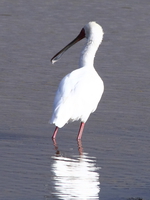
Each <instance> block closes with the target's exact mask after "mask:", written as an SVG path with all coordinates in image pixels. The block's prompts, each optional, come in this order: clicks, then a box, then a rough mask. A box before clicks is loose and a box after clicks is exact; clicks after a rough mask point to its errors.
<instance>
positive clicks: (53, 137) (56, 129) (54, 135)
mask: <svg viewBox="0 0 150 200" xmlns="http://www.w3.org/2000/svg"><path fill="white" fill-rule="evenodd" d="M57 132H58V127H57V126H56V128H55V130H54V133H53V136H52V140H54V139H55V138H56V135H57Z"/></svg>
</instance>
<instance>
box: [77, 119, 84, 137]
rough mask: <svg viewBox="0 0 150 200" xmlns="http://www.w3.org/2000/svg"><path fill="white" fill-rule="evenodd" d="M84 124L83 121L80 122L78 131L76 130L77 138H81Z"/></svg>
mask: <svg viewBox="0 0 150 200" xmlns="http://www.w3.org/2000/svg"><path fill="white" fill-rule="evenodd" d="M84 125H85V123H84V122H81V124H80V128H79V132H78V136H77V140H81V138H82V133H83V129H84Z"/></svg>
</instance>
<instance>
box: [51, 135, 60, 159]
mask: <svg viewBox="0 0 150 200" xmlns="http://www.w3.org/2000/svg"><path fill="white" fill-rule="evenodd" d="M52 141H53V145H54V148H55V150H56V155H60V151H59V149H58V145H57V143H56V140H55V139H54V138H52Z"/></svg>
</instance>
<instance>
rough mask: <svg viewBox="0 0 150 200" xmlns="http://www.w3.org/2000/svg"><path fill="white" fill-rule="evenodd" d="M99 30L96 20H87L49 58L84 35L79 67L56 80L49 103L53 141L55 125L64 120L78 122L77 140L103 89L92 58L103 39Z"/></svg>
mask: <svg viewBox="0 0 150 200" xmlns="http://www.w3.org/2000/svg"><path fill="white" fill-rule="evenodd" d="M103 34H104V33H103V29H102V27H101V26H100V25H99V24H97V23H96V22H94V21H92V22H89V23H88V24H87V25H85V26H84V28H82V30H81V32H80V33H79V35H78V36H77V37H76V38H75V39H74V40H73V41H72V42H70V43H69V44H68V45H67V46H65V47H64V48H63V49H62V50H61V51H59V52H58V53H57V54H56V55H55V56H54V57H53V58H52V59H51V62H52V64H54V63H55V62H57V61H58V60H59V59H60V57H61V56H62V54H63V53H64V52H65V51H66V50H67V49H69V48H70V47H71V46H72V45H74V44H75V43H77V42H78V41H80V40H82V39H83V38H86V39H87V40H86V44H85V47H84V48H83V51H82V52H81V56H80V60H79V68H78V69H76V70H74V71H72V72H71V73H70V74H67V75H66V76H65V77H64V78H63V79H62V80H61V82H60V84H59V87H58V90H57V92H56V96H55V99H54V105H53V114H52V118H51V120H50V123H51V124H55V126H56V127H55V130H54V133H53V136H52V139H53V140H55V138H56V135H57V132H58V128H62V127H63V126H64V125H65V124H66V123H68V122H73V121H78V120H80V121H81V124H80V128H79V132H78V136H77V140H80V139H81V137H82V133H83V129H84V125H85V122H86V121H87V119H88V118H89V116H90V114H91V113H93V112H94V111H95V110H96V108H97V106H98V103H99V101H100V99H101V96H102V94H103V91H104V84H103V81H102V79H101V78H100V76H99V75H98V73H97V72H96V70H95V68H94V57H95V54H96V51H97V49H98V47H99V45H100V44H101V42H102V39H103Z"/></svg>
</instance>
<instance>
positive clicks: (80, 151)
mask: <svg viewBox="0 0 150 200" xmlns="http://www.w3.org/2000/svg"><path fill="white" fill-rule="evenodd" d="M77 143H78V151H79V155H83V147H82V142H81V140H77Z"/></svg>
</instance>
